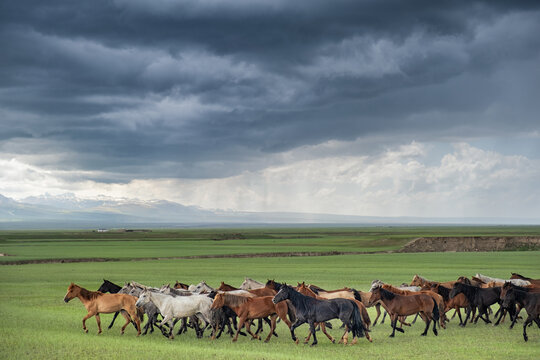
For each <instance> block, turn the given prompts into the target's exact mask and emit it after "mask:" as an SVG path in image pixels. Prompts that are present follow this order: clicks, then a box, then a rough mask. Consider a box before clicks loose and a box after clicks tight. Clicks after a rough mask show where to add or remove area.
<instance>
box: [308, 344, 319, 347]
mask: <svg viewBox="0 0 540 360" xmlns="http://www.w3.org/2000/svg"><path fill="white" fill-rule="evenodd" d="M309 346H312V347H313V346H317V344H311V345H309Z"/></svg>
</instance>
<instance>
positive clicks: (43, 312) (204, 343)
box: [0, 228, 540, 359]
mask: <svg viewBox="0 0 540 360" xmlns="http://www.w3.org/2000/svg"><path fill="white" fill-rule="evenodd" d="M304 230H305V229H304ZM319 230H320V229H317V230H310V231H311V232H310V233H309V234H308V235H306V236H314V235H319V236H320V238H319V239H324V240H325V242H326V244H327V245H325V246H329V247H331V246H332V243H333V241H332V239H336V248H338V247H341V246H343V245H342V244H341V241H344V240H350V241H352V240H354V238H355V236H353V235H350V236H349V235H347V234H350V232H352V230H351V229H345V230H343V229H341V230H343V233H344V234H345V235H336V233H337V231H336V229H333V230H332V232H331V234H327V233H325V231H326V230H324V229H323V230H320V232H319ZM405 230H406V231H405ZM405 230H404V231H400V229H397V230H396V232H395V233H392V230H390V229H387V230H386V231H384V232H383V231H379V232H378V233H377V234H372V235H367V234H364V233H363V235H365V236H366V237H369V236H372V239H371V240H369V239H365V241H372V245H370V247H372V248H375V249H376V248H378V246H377V241H376V240H377V236H379V238H378V239H383V238H384V239H386V238H399V237H408V238H411V237H418V236H425V235H423V234H421V233H422V231H418V230H417V231H416V233H415V232H414V231H415V230H413V229H405ZM421 230H423V231H424V234H427V233H428V232H431V233H432V234H433V235H446V233H444V234H442V233H441V232H437V230H434V229H433V228H425V229H421ZM476 230H478V232H480V231H486V232H489V231H492V230H490V229H485V228H484V229H476ZM488 230H489V231H488ZM505 230H507V229H505ZM251 231H252V232H253V233H257V234H263V233H267V232H266V231H261V230H257V231H256V230H251ZM356 231H358V230H356ZM409 231H410V232H409ZM452 231H454V234H453V235H455V234H458V233H459V232H461V233H466V234H469V232H470V230H467V229H463V228H455V229H453V230H452ZM512 231H514V232H518V233H519V231H520V230H519V229H513V230H509V231H508V232H509V233H512ZM279 232H281V233H282V235H283V236H284V239H281V240H287V239H288V240H292V241H294V240H302V241H304V240H305V239H306V238H300V236H302V234H307V233H308V232H302V230H300V229H297V230H294V231H290V230H287V231H285V230H283V231H277V232H276V230H273V232H272V234H271V235H273V236H275V235H276V233H279ZM373 232H374V233H375V231H373ZM449 232H451V231H450V230H448V231H447V233H449ZM158 233H159V234H158ZM169 233H172V234H176V235H174V236H171V237H170V238H169V239H171V238H172V239H174V238H175V237H178V236H177V234H178V233H181V232H178V231H172V232H168V231H163V232H152V233H145V234H142V235H146V236H148V237H150V238H147V239H142V240H141V239H139V240H138V241H136V240H137V239H135V238H131V239H130V238H127V237H125V238H122V239H114V240H111V239H105V238H103V239H99V238H94V239H93V240H91V241H87V240H79V238H78V237H77V236H76V235H74V233H72V232H71V233H64V235H65V237H62V236H57V235H58V234H59V233H58V232H52V233H49V232H47V233H45V232H39V233H38V234H41V235H40V236H36V238H35V239H33V236H34V235H35V234H32V233H28V232H27V233H22V232H20V233H11V234H12V235H9V236H7V235H6V234H5V233H2V234H1V235H0V236H1V238H2V243H1V250H0V251H2V252H8V253H9V251H7V250H5V247H4V246H5V245H6V243H10V244H9V246H12V248H11V251H13V250H15V251H18V249H17V247H16V246H14V245H13V243H18V242H20V243H21V244H28V243H32V244H35V243H42V244H43V246H44V248H41V249H45V248H46V244H51V246H54V247H55V249H56V252H52V251H51V252H45V253H43V254H41V253H39V252H37V251H36V250H29V249H25V251H26V253H25V254H26V255H25V256H38V257H39V258H46V257H49V256H54V257H55V258H62V257H72V256H79V257H80V256H88V252H92V253H95V254H99V256H103V255H104V254H102V252H103V251H104V249H103V248H101V249H100V247H101V244H102V243H101V241H104V242H110V241H113V242H120V243H123V244H124V256H125V257H126V258H133V257H137V256H138V255H139V254H144V255H143V256H148V255H146V252H148V251H156V252H160V251H163V250H162V249H155V247H156V246H157V245H158V244H161V241H163V240H159V236H157V235H161V236H162V237H161V239H163V238H167V236H165V235H167V234H169ZM224 233H225V232H223V231H221V230H220V231H217V232H214V233H213V234H212V231H210V230H204V231H203V230H200V231H192V234H190V235H189V236H186V238H189V237H192V238H191V240H186V241H188V242H191V241H195V242H196V241H198V240H195V239H194V238H193V236H195V235H197V234H198V235H200V238H202V239H203V240H200V241H206V242H209V243H208V244H205V246H207V247H208V248H210V250H213V251H214V253H219V252H220V251H223V249H221V248H218V249H213V248H212V246H211V244H212V243H210V241H212V240H208V238H206V240H204V237H205V236H214V237H218V236H221V235H220V234H224ZM231 233H236V234H237V233H239V232H238V231H235V232H231ZM381 233H383V234H382V235H381ZM13 234H15V235H17V236H15V235H13ZM44 234H45V235H47V234H48V235H49V238H48V239H47V236H45V235H44ZM83 234H84V233H83ZM90 234H92V236H96V237H97V236H98V234H95V233H90ZM164 234H165V235H164ZM193 234H195V235H193ZM267 234H268V233H267ZM290 234H295V235H294V236H295V237H296V238H295V237H294V236H291V235H290ZM100 235H102V234H99V236H100ZM123 235H126V234H123ZM138 235H139V236H140V235H141V234H138ZM184 235H186V234H184ZM203 235H204V236H203ZM129 236H133V234H129ZM154 236H155V237H154ZM258 236H260V235H258ZM224 237H226V236H224ZM70 239H72V240H70ZM259 239H260V241H261V247H263V248H265V249H266V248H267V249H272V245H271V244H268V241H272V240H274V239H268V238H262V237H260V238H259ZM130 240H133V241H130ZM62 241H66V242H68V243H71V242H77V243H80V244H81V245H84V246H83V247H81V248H80V252H77V251H75V250H74V249H72V248H69V247H68V248H66V250H65V251H63V248H62V246H60V245H59V243H61V242H62ZM183 241H184V240H175V246H176V247H175V251H182V246H181V244H182V243H183ZM228 241H231V242H238V244H240V245H241V244H242V239H231V240H221V241H217V242H216V241H214V243H215V244H216V246H220V244H221V243H222V242H228ZM249 241H252V240H249ZM285 242H286V241H285ZM359 242H361V241H359ZM264 244H266V245H264ZM263 245H264V246H263ZM24 246H26V247H28V246H30V247H31V245H24ZM132 246H133V247H132ZM231 246H232V245H231ZM295 246H299V248H301V249H302V251H306V250H309V251H312V248H311V247H310V246H309V243H308V244H304V245H303V246H302V245H295ZM384 246H385V245H384V244H383V246H381V247H384ZM226 247H227V246H226ZM201 248H202V246H201ZM193 250H197V249H196V248H193ZM249 250H250V249H241V252H242V253H246V252H249ZM332 250H334V248H332ZM116 251H117V254H119V253H120V251H121V247H120V248H118V249H117V250H116ZM272 251H276V250H275V249H273V250H272ZM286 251H291V250H286ZM257 252H259V251H257ZM160 253H161V252H160ZM30 254H32V255H30ZM169 256H173V255H169ZM539 259H540V252H537V251H526V252H517V251H516V252H492V253H424V254H366V255H344V256H324V257H293V258H291V257H283V258H280V257H277V258H243V259H236V258H219V259H189V260H187V259H186V260H159V261H157V260H152V261H136V262H134V261H118V262H105V263H66V264H60V263H59V264H31V265H12V266H0V318H1V319H2V322H1V324H2V325H1V326H0V357H1V358H13V359H15V358H40V359H41V358H58V359H60V358H67V357H70V358H76V357H82V358H97V357H112V358H118V359H150V358H171V357H175V358H184V357H190V358H192V359H199V358H201V359H202V358H214V359H230V358H242V359H244V358H245V359H289V358H300V359H323V358H324V359H328V358H360V357H361V358H367V359H389V358H394V359H405V358H406V359H418V358H420V359H424V358H425V359H470V358H477V359H487V358H501V359H502V358H510V359H537V358H540V330H539V329H538V328H529V331H528V332H529V338H530V339H529V342H528V343H525V342H524V341H523V338H522V335H521V326H520V324H519V323H518V326H516V328H515V329H514V330H512V331H510V330H508V323H505V324H503V325H502V326H500V327H493V326H491V325H484V324H480V323H479V324H477V325H472V326H467V328H465V329H462V328H460V327H459V326H457V322H456V321H455V320H454V321H452V322H451V323H450V324H449V326H448V329H447V330H441V331H440V333H439V336H438V337H435V336H433V334H432V333H431V332H430V333H429V335H428V336H427V337H420V336H419V334H420V333H421V332H422V330H423V325H422V323H417V324H416V325H414V326H413V327H412V328H411V329H406V332H405V334H397V335H396V338H394V339H390V338H388V335H389V334H390V330H391V329H390V327H389V325H388V324H384V325H382V326H380V325H377V326H376V327H375V328H373V331H372V334H371V335H372V337H373V339H374V342H373V343H371V344H370V343H368V342H367V341H365V340H362V341H360V342H359V343H358V344H357V345H355V346H348V347H345V346H342V345H335V344H331V343H330V342H329V341H328V340H327V339H326V338H325V337H324V335H322V334H319V345H318V347H317V348H310V347H307V346H304V345H298V346H297V345H294V344H293V343H292V341H291V340H290V336H289V334H288V329H287V328H286V326H285V325H284V324H282V323H281V324H279V325H278V334H279V335H280V336H279V338H272V340H271V341H270V343H269V344H264V343H260V342H258V341H250V340H248V339H247V338H244V337H241V338H240V339H239V341H238V343H236V344H233V343H231V341H230V339H229V338H227V337H222V338H220V339H218V340H216V341H210V340H209V339H207V338H204V339H196V338H195V336H194V334H193V333H192V332H191V333H189V334H187V335H182V336H179V337H176V338H175V340H173V341H170V340H167V339H165V338H164V337H163V336H161V335H160V334H157V333H154V334H152V335H148V336H146V337H140V338H136V337H135V331H134V329H133V328H132V327H129V328H128V329H127V331H126V334H125V335H123V336H120V334H119V332H120V326H121V324H120V323H117V324H116V325H115V327H114V328H113V329H112V330H108V331H107V330H104V333H103V334H101V335H99V336H98V335H96V331H97V326H96V322H95V320H94V319H93V318H92V319H90V320H89V321H87V326H88V327H89V329H90V332H89V333H88V334H84V333H83V331H82V328H81V319H82V317H83V316H84V315H85V314H86V312H85V309H84V307H83V306H82V304H81V303H80V302H79V300H77V299H74V300H72V301H71V302H70V303H68V304H65V303H64V302H63V301H62V299H63V297H64V295H65V292H66V288H67V286H68V285H69V283H70V282H71V281H74V282H76V283H78V284H80V285H82V286H84V287H87V288H88V289H97V287H98V286H99V285H100V284H101V282H102V279H103V278H107V279H109V280H111V281H113V282H116V283H123V282H124V281H129V280H136V281H139V282H141V283H145V284H149V285H161V284H163V283H169V282H174V281H175V280H179V281H182V282H186V283H196V282H199V281H201V280H205V281H207V282H208V283H209V284H210V285H218V284H219V282H220V281H222V280H223V281H225V282H228V283H231V284H232V285H239V284H240V283H241V282H242V280H243V278H244V277H245V276H249V277H253V278H255V279H259V280H266V279H267V278H273V279H276V280H277V281H286V282H290V283H295V282H296V281H306V282H309V283H315V284H317V285H320V286H322V287H328V288H338V287H342V286H351V287H355V288H357V289H359V290H367V289H368V288H369V284H370V283H371V280H373V279H375V278H378V279H381V280H383V281H386V282H389V283H395V284H400V283H401V282H410V280H411V278H412V276H413V275H414V274H415V273H418V274H421V275H423V276H425V277H428V278H432V279H437V280H441V281H442V280H451V279H455V278H456V277H457V276H459V275H468V276H470V275H471V274H474V273H476V272H481V273H485V274H488V275H491V276H496V277H503V278H505V277H508V275H509V274H510V272H520V273H523V274H525V275H528V276H531V277H535V278H540V262H539ZM370 314H371V315H374V312H373V311H371V310H370ZM111 318H112V315H103V316H102V322H103V325H104V327H105V326H107V325H108V322H109V321H110V319H111ZM373 318H374V316H372V319H373ZM336 325H337V324H336ZM337 327H338V326H336V327H335V328H334V330H330V331H331V333H332V334H333V335H334V336H339V335H341V332H340V331H339V330H338V329H337ZM307 332H308V328H307V326H306V325H302V326H301V327H300V328H299V329H298V330H297V334H298V335H301V336H305V335H307Z"/></svg>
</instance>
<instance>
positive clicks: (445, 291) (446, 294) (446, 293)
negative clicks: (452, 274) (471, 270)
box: [437, 285, 452, 301]
mask: <svg viewBox="0 0 540 360" xmlns="http://www.w3.org/2000/svg"><path fill="white" fill-rule="evenodd" d="M451 290H452V289H449V288H447V287H446V286H442V285H439V286H437V294H439V295H441V296H442V297H443V299H444V301H448V300H449V299H450V291H451Z"/></svg>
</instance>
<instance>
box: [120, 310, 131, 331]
mask: <svg viewBox="0 0 540 360" xmlns="http://www.w3.org/2000/svg"><path fill="white" fill-rule="evenodd" d="M120 314H122V316H123V317H124V319H126V323H125V324H124V325H123V326H122V329H121V330H120V334H121V335H124V330H126V327H127V326H128V325H129V323H130V322H131V318H130V317H129V315H128V313H126V312H123V311H121V312H120Z"/></svg>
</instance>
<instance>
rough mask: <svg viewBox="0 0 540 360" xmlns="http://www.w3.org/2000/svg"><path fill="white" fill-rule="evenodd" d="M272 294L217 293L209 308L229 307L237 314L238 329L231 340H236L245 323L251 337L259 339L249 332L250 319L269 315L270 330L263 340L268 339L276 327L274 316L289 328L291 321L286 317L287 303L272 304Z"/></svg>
mask: <svg viewBox="0 0 540 360" xmlns="http://www.w3.org/2000/svg"><path fill="white" fill-rule="evenodd" d="M272 298H273V296H261V297H254V298H249V297H244V296H236V295H230V294H225V293H218V294H216V297H215V298H214V302H213V303H212V306H211V309H218V308H221V307H223V306H228V307H229V308H231V309H232V310H233V311H234V312H235V313H236V315H237V316H238V318H239V320H238V330H237V331H236V335H235V336H234V338H233V340H232V341H233V342H234V341H236V340H238V334H239V333H240V329H241V328H242V326H243V325H244V323H245V324H246V330H247V332H248V333H249V334H250V335H251V336H252V337H253V339H260V337H259V335H257V334H253V333H252V332H251V328H250V327H251V320H253V319H262V318H265V317H267V316H270V321H271V324H270V327H271V329H270V332H269V333H268V336H267V338H266V339H265V340H264V342H268V341H270V338H271V337H272V334H273V333H274V329H275V328H276V318H277V317H278V316H279V318H280V319H281V320H283V322H285V324H287V326H288V327H289V329H290V328H291V322H290V321H289V319H287V304H286V303H284V302H281V303H278V304H274V303H273V302H272Z"/></svg>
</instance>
